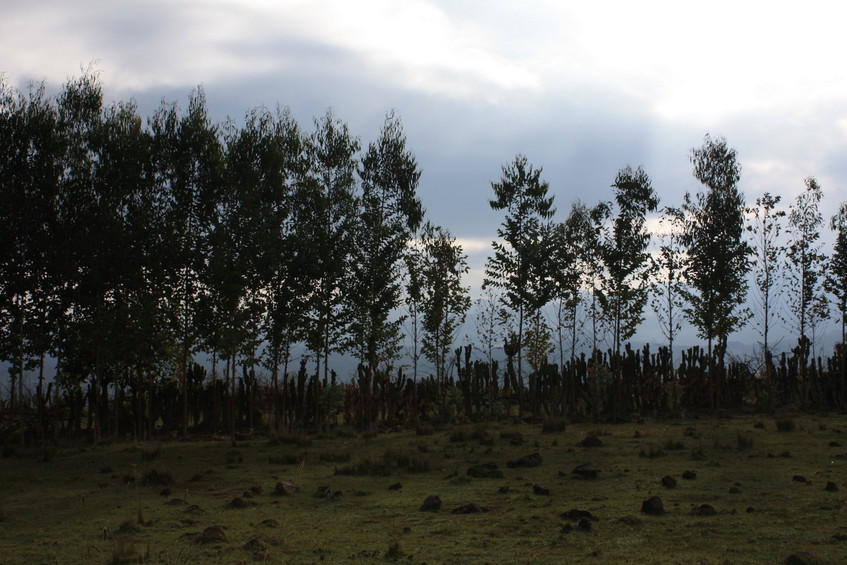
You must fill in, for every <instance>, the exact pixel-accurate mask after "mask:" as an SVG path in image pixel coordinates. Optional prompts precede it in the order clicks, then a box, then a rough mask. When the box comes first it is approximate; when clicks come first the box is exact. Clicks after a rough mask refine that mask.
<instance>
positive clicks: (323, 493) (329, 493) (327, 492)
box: [315, 486, 343, 500]
mask: <svg viewBox="0 0 847 565" xmlns="http://www.w3.org/2000/svg"><path fill="white" fill-rule="evenodd" d="M342 494H343V493H342V492H341V491H340V490H332V489H331V488H329V487H328V486H319V487H318V491H317V492H316V493H315V496H316V497H318V498H329V499H330V500H338V499H339V498H341V496H342Z"/></svg>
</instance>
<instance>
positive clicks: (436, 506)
mask: <svg viewBox="0 0 847 565" xmlns="http://www.w3.org/2000/svg"><path fill="white" fill-rule="evenodd" d="M439 510H441V497H440V496H438V495H437V494H433V495H430V496H427V497H426V499H425V500H424V501H423V504H422V505H421V511H422V512H438V511H439Z"/></svg>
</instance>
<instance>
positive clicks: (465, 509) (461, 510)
mask: <svg viewBox="0 0 847 565" xmlns="http://www.w3.org/2000/svg"><path fill="white" fill-rule="evenodd" d="M482 512H488V508H485V507H483V506H480V505H479V504H474V503H473V502H471V503H469V504H463V505H461V506H458V507H456V508H454V509H453V510H452V511H451V512H450V513H451V514H480V513H482Z"/></svg>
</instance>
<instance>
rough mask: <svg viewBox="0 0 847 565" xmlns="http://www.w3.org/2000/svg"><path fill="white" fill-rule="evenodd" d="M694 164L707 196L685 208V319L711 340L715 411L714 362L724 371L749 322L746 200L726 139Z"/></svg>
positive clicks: (700, 151)
mask: <svg viewBox="0 0 847 565" xmlns="http://www.w3.org/2000/svg"><path fill="white" fill-rule="evenodd" d="M691 162H692V165H693V169H694V176H695V177H696V178H697V180H699V181H700V182H701V183H702V184H703V185H704V186H705V187H706V192H699V193H697V194H696V195H695V196H692V195H691V194H690V193H687V194H686V195H685V201H684V204H683V206H682V210H683V211H684V213H685V230H684V232H683V236H682V243H683V248H684V249H685V252H686V254H687V257H688V261H687V263H686V266H685V278H686V281H687V282H688V284H687V285H686V287H685V289H684V295H685V298H686V302H687V307H686V309H685V314H686V316H687V317H688V319H689V321H690V322H691V323H692V324H693V325H694V327H695V328H696V329H697V333H698V335H699V336H700V337H701V338H702V339H705V340H706V341H707V346H708V355H709V375H710V377H709V378H710V380H711V401H710V402H711V405H712V407H713V408H714V407H715V406H716V403H717V402H718V394H719V391H718V382H717V376H716V375H715V371H714V359H715V357H717V359H718V360H719V362H720V364H721V366H723V359H724V354H725V353H726V346H727V337H728V336H729V334H730V333H732V332H734V331H736V330H738V329H739V328H740V327H742V326H743V325H744V323H745V322H746V321H747V319H748V317H749V312H748V310H747V308H746V307H744V301H745V298H746V296H747V273H748V272H749V270H750V262H749V255H750V248H749V246H748V245H747V242H746V241H744V237H743V235H744V197H743V195H742V194H741V192H740V191H739V189H738V181H739V179H740V178H741V165H740V164H739V163H738V159H737V156H736V152H735V149H732V148H730V147H729V146H728V145H727V143H726V140H725V139H723V138H721V139H712V138H711V137H710V136H709V135H706V137H705V139H704V141H703V146H702V147H700V148H695V149H692V151H691ZM715 341H717V344H716V346H717V347H716V348H714V349H713V346H714V345H715V343H714V342H715Z"/></svg>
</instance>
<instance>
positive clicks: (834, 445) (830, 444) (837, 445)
mask: <svg viewBox="0 0 847 565" xmlns="http://www.w3.org/2000/svg"><path fill="white" fill-rule="evenodd" d="M829 446H830V447H841V444H840V443H838V442H837V441H831V442H829Z"/></svg>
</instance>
